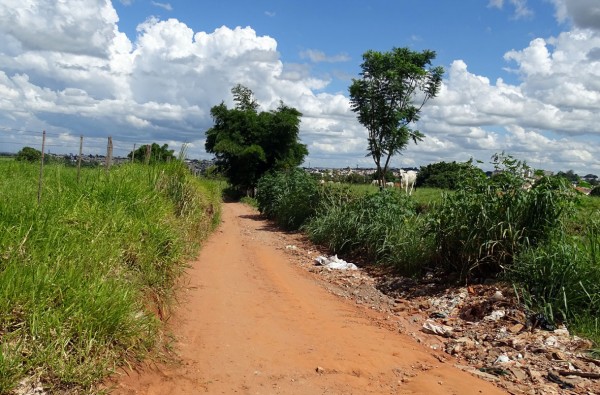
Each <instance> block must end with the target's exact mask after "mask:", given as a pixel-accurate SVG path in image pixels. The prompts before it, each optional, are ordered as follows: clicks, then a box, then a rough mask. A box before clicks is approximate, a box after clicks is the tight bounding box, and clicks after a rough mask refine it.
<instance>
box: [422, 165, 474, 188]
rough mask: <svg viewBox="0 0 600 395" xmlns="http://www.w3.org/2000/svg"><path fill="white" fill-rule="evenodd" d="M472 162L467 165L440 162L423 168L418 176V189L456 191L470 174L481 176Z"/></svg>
mask: <svg viewBox="0 0 600 395" xmlns="http://www.w3.org/2000/svg"><path fill="white" fill-rule="evenodd" d="M481 173H482V171H481V170H480V169H478V168H477V167H475V166H473V164H472V163H471V161H469V162H465V163H456V162H451V163H449V162H438V163H432V164H429V165H427V166H421V170H419V173H418V174H417V186H418V187H431V188H443V189H452V190H455V189H457V188H458V186H459V182H460V180H461V179H462V178H464V177H465V176H466V175H468V174H481Z"/></svg>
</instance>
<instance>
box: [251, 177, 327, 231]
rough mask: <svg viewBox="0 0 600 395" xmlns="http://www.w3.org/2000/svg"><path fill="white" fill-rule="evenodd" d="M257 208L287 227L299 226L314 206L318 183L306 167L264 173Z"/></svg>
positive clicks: (259, 182) (316, 200) (313, 210)
mask: <svg viewBox="0 0 600 395" xmlns="http://www.w3.org/2000/svg"><path fill="white" fill-rule="evenodd" d="M257 189H258V192H257V194H256V200H257V202H258V209H259V210H260V212H261V213H262V214H264V215H265V216H267V218H270V219H273V220H275V222H277V224H278V225H280V226H281V227H283V228H285V229H288V230H296V229H299V228H300V226H301V225H302V224H304V222H306V220H307V219H308V218H310V217H311V216H312V215H313V214H314V213H315V210H316V207H317V205H318V201H319V185H318V184H317V182H316V181H315V180H314V179H313V178H312V177H311V176H310V175H309V174H308V173H306V172H305V171H303V170H301V169H292V170H289V171H286V172H273V173H267V174H266V175H264V176H263V177H262V178H261V179H260V180H259V181H258V188H257Z"/></svg>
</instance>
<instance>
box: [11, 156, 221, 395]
mask: <svg viewBox="0 0 600 395" xmlns="http://www.w3.org/2000/svg"><path fill="white" fill-rule="evenodd" d="M39 170H40V169H39V164H29V163H22V162H16V161H12V160H1V161H0V344H1V345H0V393H2V394H4V393H9V392H10V391H12V390H14V389H15V387H17V386H18V383H19V381H20V380H22V379H23V378H24V377H29V378H31V379H32V380H34V381H37V380H39V381H40V382H41V383H43V386H44V389H45V390H46V391H49V392H50V393H53V392H58V391H59V390H65V389H72V390H77V391H83V392H86V391H92V390H93V388H94V385H95V384H96V383H98V382H99V381H100V380H102V379H103V378H104V377H105V376H106V375H107V374H109V373H110V372H111V371H112V370H113V369H114V368H115V367H116V366H118V365H122V364H124V363H126V362H127V361H135V360H138V359H141V358H143V357H144V356H145V355H147V354H148V353H153V352H155V351H156V350H157V347H158V346H159V341H160V339H161V336H160V330H161V321H160V319H161V318H162V317H164V316H166V315H167V314H168V309H169V306H170V303H171V297H172V292H173V286H174V282H175V280H176V279H177V277H178V276H179V275H180V274H181V273H182V271H183V270H184V268H185V264H186V262H187V259H189V258H190V257H192V256H193V254H194V253H195V252H196V250H197V247H198V245H199V242H200V241H201V240H202V239H203V238H204V237H206V236H207V234H208V233H209V232H210V231H211V229H213V227H214V226H215V224H216V223H217V222H218V219H219V218H218V217H219V212H220V209H219V208H220V197H221V191H220V187H218V186H217V185H216V184H214V183H212V182H208V181H200V180H198V179H196V178H193V177H192V176H191V175H190V174H189V172H188V171H187V168H186V167H185V166H184V165H183V164H181V163H180V162H173V163H170V164H166V165H156V166H142V165H124V166H120V167H114V168H112V169H111V170H110V173H107V172H106V171H104V170H103V169H82V171H81V179H80V181H79V182H78V181H77V175H76V174H77V171H76V169H75V168H72V167H65V166H63V165H49V166H46V167H45V169H44V179H43V188H42V190H41V203H40V204H38V181H39V180H38V176H39Z"/></svg>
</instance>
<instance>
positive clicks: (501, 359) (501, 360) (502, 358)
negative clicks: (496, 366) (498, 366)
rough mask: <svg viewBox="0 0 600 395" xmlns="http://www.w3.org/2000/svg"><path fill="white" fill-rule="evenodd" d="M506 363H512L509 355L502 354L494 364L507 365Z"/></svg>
mask: <svg viewBox="0 0 600 395" xmlns="http://www.w3.org/2000/svg"><path fill="white" fill-rule="evenodd" d="M506 362H510V358H509V357H508V355H505V354H501V355H498V358H496V362H494V363H506Z"/></svg>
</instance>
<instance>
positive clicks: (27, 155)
mask: <svg viewBox="0 0 600 395" xmlns="http://www.w3.org/2000/svg"><path fill="white" fill-rule="evenodd" d="M40 159H42V152H41V151H38V150H36V149H35V148H31V147H23V149H21V150H20V151H19V152H17V157H16V160H20V161H27V162H37V161H39V160H40Z"/></svg>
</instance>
